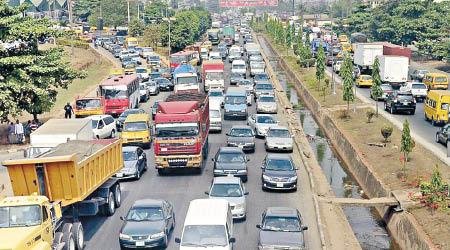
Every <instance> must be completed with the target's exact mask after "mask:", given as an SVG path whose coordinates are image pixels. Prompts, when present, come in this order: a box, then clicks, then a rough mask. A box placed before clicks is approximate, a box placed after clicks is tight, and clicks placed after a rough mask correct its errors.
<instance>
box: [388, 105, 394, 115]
mask: <svg viewBox="0 0 450 250" xmlns="http://www.w3.org/2000/svg"><path fill="white" fill-rule="evenodd" d="M389 113H391V114H394V108H393V107H392V106H391V108H390V110H389Z"/></svg>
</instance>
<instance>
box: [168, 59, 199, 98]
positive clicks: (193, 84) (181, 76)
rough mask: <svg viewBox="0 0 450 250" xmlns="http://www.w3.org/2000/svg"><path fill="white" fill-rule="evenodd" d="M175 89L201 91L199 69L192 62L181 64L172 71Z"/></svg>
mask: <svg viewBox="0 0 450 250" xmlns="http://www.w3.org/2000/svg"><path fill="white" fill-rule="evenodd" d="M172 76H173V84H174V85H175V87H174V91H175V93H176V92H179V91H186V90H188V91H191V90H197V91H200V86H199V81H198V75H197V70H196V69H195V68H194V67H193V66H192V65H190V64H181V65H179V66H178V67H177V68H176V69H175V70H174V71H173V73H172Z"/></svg>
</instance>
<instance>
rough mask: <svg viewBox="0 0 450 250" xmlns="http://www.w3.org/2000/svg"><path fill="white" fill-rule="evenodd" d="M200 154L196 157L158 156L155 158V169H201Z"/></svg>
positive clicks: (201, 156)
mask: <svg viewBox="0 0 450 250" xmlns="http://www.w3.org/2000/svg"><path fill="white" fill-rule="evenodd" d="M202 164H203V155H202V153H200V154H196V155H160V156H155V167H156V169H163V168H201V167H202Z"/></svg>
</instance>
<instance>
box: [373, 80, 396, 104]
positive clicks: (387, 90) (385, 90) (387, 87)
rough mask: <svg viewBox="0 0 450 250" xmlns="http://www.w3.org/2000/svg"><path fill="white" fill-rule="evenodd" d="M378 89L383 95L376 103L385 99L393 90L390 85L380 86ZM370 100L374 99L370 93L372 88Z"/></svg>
mask: <svg viewBox="0 0 450 250" xmlns="http://www.w3.org/2000/svg"><path fill="white" fill-rule="evenodd" d="M380 87H381V90H382V91H383V94H382V95H381V97H380V98H378V100H377V101H379V100H384V99H386V97H387V96H388V95H389V94H390V93H392V91H393V88H392V86H391V85H390V84H381V85H380ZM370 98H372V99H375V97H374V96H373V93H372V88H370Z"/></svg>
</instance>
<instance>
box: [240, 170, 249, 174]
mask: <svg viewBox="0 0 450 250" xmlns="http://www.w3.org/2000/svg"><path fill="white" fill-rule="evenodd" d="M238 173H240V174H243V173H247V169H243V170H238Z"/></svg>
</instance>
